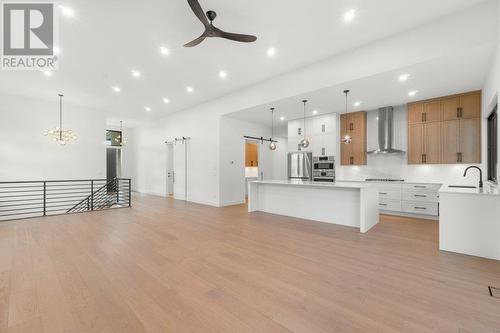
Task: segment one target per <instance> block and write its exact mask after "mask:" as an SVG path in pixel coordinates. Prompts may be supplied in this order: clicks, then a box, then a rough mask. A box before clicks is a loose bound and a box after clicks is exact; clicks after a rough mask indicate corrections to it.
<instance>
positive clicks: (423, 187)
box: [373, 183, 441, 217]
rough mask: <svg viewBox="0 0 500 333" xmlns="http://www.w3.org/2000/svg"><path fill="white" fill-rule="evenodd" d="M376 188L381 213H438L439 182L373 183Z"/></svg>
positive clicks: (431, 214) (433, 214) (435, 215)
mask: <svg viewBox="0 0 500 333" xmlns="http://www.w3.org/2000/svg"><path fill="white" fill-rule="evenodd" d="M373 186H375V187H376V188H377V190H378V197H379V209H380V211H381V212H382V213H389V214H390V213H396V215H397V213H406V214H410V215H416V216H422V217H423V216H432V217H437V216H438V215H439V192H438V191H439V188H440V187H441V185H440V184H418V183H411V184H406V183H404V184H401V183H398V184H386V183H375V184H373Z"/></svg>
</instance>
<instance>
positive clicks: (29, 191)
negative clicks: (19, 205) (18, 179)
mask: <svg viewBox="0 0 500 333" xmlns="http://www.w3.org/2000/svg"><path fill="white" fill-rule="evenodd" d="M31 192H38V193H40V192H41V193H43V188H40V189H39V190H21V191H2V190H1V189H0V194H5V193H31Z"/></svg>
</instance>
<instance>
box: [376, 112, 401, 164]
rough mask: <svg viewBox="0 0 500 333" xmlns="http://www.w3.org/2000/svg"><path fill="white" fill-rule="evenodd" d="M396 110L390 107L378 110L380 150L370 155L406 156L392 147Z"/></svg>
mask: <svg viewBox="0 0 500 333" xmlns="http://www.w3.org/2000/svg"><path fill="white" fill-rule="evenodd" d="M393 116H394V108H393V107H392V106H388V107H385V108H380V109H378V147H379V148H378V149H377V150H372V151H369V152H368V154H380V155H383V154H386V155H389V154H405V152H404V151H402V150H399V149H394V148H393V147H392V138H393V134H394V119H393Z"/></svg>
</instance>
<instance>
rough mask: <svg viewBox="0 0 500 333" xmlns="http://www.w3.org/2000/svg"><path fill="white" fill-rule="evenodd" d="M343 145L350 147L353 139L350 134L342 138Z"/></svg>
mask: <svg viewBox="0 0 500 333" xmlns="http://www.w3.org/2000/svg"><path fill="white" fill-rule="evenodd" d="M342 143H343V144H345V145H348V144H350V143H352V137H351V136H350V135H349V134H346V135H344V136H343V137H342Z"/></svg>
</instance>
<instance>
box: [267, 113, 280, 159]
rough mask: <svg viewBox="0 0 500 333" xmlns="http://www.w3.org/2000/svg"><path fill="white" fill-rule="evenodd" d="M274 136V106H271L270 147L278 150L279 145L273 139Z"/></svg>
mask: <svg viewBox="0 0 500 333" xmlns="http://www.w3.org/2000/svg"><path fill="white" fill-rule="evenodd" d="M273 137H274V108H271V143H270V144H269V149H271V150H276V148H277V147H278V145H277V144H276V142H274V141H273Z"/></svg>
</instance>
